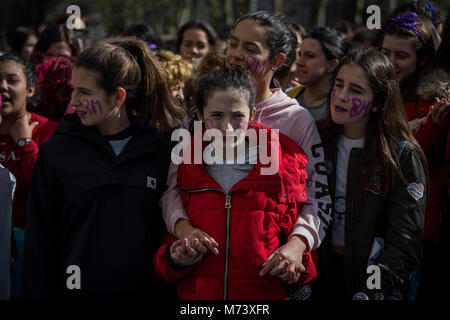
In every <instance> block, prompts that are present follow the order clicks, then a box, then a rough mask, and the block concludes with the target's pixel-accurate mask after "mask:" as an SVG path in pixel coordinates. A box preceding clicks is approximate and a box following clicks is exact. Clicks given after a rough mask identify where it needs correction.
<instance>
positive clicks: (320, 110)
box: [296, 92, 328, 121]
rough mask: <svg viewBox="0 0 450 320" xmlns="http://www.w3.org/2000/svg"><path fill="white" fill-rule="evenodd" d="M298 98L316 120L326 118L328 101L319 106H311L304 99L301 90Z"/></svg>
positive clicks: (300, 103) (299, 102)
mask: <svg viewBox="0 0 450 320" xmlns="http://www.w3.org/2000/svg"><path fill="white" fill-rule="evenodd" d="M296 99H297V101H298V104H299V105H301V106H302V107H304V108H305V109H307V110H308V111H309V112H310V113H311V115H312V117H313V118H314V120H316V121H318V120H321V119H323V118H325V116H326V115H327V106H328V102H324V103H322V104H321V105H320V106H318V107H313V108H311V107H309V106H307V105H306V103H305V102H304V101H303V92H301V93H300V94H299V95H298V96H297V98H296Z"/></svg>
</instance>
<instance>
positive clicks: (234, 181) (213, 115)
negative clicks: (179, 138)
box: [155, 68, 316, 299]
mask: <svg viewBox="0 0 450 320" xmlns="http://www.w3.org/2000/svg"><path fill="white" fill-rule="evenodd" d="M196 101H197V107H198V111H197V112H198V117H199V119H200V120H202V122H203V129H202V130H198V131H196V132H195V133H194V134H195V135H197V134H199V133H203V132H205V133H204V134H203V137H205V136H211V135H214V139H213V143H212V144H209V145H208V143H209V142H206V143H203V146H202V148H201V149H200V150H203V152H202V155H203V157H202V158H203V161H201V162H200V163H196V162H195V161H187V160H192V159H194V160H195V155H193V151H192V150H194V151H195V149H196V146H195V143H197V141H196V138H195V137H194V138H193V140H192V141H193V147H192V148H187V149H185V150H186V151H185V152H187V153H186V154H185V157H184V161H183V162H182V163H181V164H180V165H179V168H178V185H179V186H180V190H181V198H182V201H183V204H184V207H185V209H186V211H187V214H188V216H189V218H190V220H191V223H192V224H193V225H194V226H195V227H197V228H199V229H201V230H204V231H206V232H207V233H208V234H209V235H210V236H211V237H212V238H213V239H214V241H216V242H217V243H216V245H217V246H216V248H215V251H214V254H213V253H211V252H208V250H207V249H206V248H204V247H202V246H201V245H200V243H199V242H198V241H197V242H196V243H194V244H191V243H190V242H189V241H187V240H188V239H179V240H177V239H176V238H175V237H173V236H168V235H167V236H166V238H165V241H164V243H163V245H162V246H161V248H160V249H159V251H158V253H157V254H156V255H155V268H156V271H157V273H158V275H159V276H160V277H161V278H163V279H164V280H165V281H167V282H172V283H178V295H179V297H180V298H181V299H288V297H289V294H288V292H287V290H286V289H285V288H284V287H283V284H282V281H281V280H280V279H278V277H276V276H274V275H273V274H265V275H263V276H262V275H261V274H262V272H261V269H262V268H263V267H264V262H265V261H266V260H267V259H268V257H269V256H270V255H271V254H272V252H274V253H273V255H277V254H279V253H278V251H276V248H278V247H279V246H280V245H282V244H283V243H285V242H286V239H287V237H288V235H289V234H290V232H291V230H292V226H293V225H294V223H295V222H296V221H297V212H298V210H299V209H301V203H302V202H303V201H305V199H306V193H305V188H306V185H305V184H306V178H307V174H306V170H305V168H306V163H307V159H306V156H305V154H304V153H303V151H302V150H301V149H300V148H299V147H298V146H297V145H296V144H295V142H294V141H293V140H291V139H290V138H288V137H287V136H285V135H282V134H280V135H279V139H278V140H277V139H274V137H276V134H275V132H272V131H271V130H270V129H269V128H267V127H264V126H262V125H261V124H259V123H257V122H255V121H253V118H254V115H255V112H256V111H255V109H254V101H255V89H254V87H253V84H252V81H251V76H250V75H249V74H248V73H247V72H246V71H244V70H243V69H241V68H236V69H228V68H223V69H220V70H215V71H212V72H210V73H208V74H207V75H205V76H204V77H203V78H202V79H201V80H200V83H199V87H198V93H197V100H196ZM237 129H241V130H237ZM214 130H215V134H214ZM233 130H236V135H237V139H236V141H235V139H234V136H233V135H232V134H231V133H234V132H233ZM239 132H240V133H241V134H239ZM217 133H218V134H219V136H216V134H217ZM253 134H254V135H253ZM252 135H253V136H254V137H255V139H252V138H251V136H252ZM210 140H211V139H210ZM266 141H267V143H266ZM211 146H213V148H214V152H211V151H210V149H209V148H211ZM264 149H265V150H264ZM268 149H270V150H271V152H270V153H271V159H270V160H271V162H272V161H275V162H276V163H277V166H278V171H277V172H276V173H275V174H273V173H270V174H267V173H265V171H264V169H267V168H268V167H270V166H271V165H272V164H273V163H269V164H267V162H266V161H263V160H262V156H263V155H267V153H265V152H266V151H267V150H268ZM230 150H231V153H230ZM274 151H275V152H278V155H279V157H277V156H276V154H277V153H274ZM212 154H214V156H216V155H219V156H218V157H215V158H214V160H215V161H211V159H210V158H208V155H212ZM230 154H232V156H230ZM186 155H187V157H186ZM189 156H192V157H191V158H190V159H189ZM263 163H265V164H263ZM274 250H275V251H274ZM288 267H289V265H288V264H287V263H285V265H284V266H283V269H284V270H286V269H287V268H288ZM303 267H304V268H305V269H306V271H305V272H304V273H302V276H301V277H300V279H299V280H298V281H297V284H299V285H305V284H307V283H308V282H310V281H311V280H312V279H313V278H314V277H315V273H316V272H315V268H314V264H313V263H312V260H311V257H310V254H309V253H307V254H304V256H303Z"/></svg>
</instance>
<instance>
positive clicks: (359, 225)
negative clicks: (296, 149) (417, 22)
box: [314, 49, 428, 299]
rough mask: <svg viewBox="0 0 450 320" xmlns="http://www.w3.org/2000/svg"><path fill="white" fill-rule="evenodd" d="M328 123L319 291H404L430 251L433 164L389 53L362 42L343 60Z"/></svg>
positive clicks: (400, 294) (323, 294) (381, 294)
mask: <svg viewBox="0 0 450 320" xmlns="http://www.w3.org/2000/svg"><path fill="white" fill-rule="evenodd" d="M321 125H323V130H321V133H322V138H323V141H324V143H325V150H326V154H327V159H328V160H329V161H330V167H331V166H332V170H331V173H330V175H329V183H330V185H329V186H330V190H331V194H332V196H333V199H334V215H333V221H332V227H331V228H330V231H329V232H328V234H327V236H326V238H325V240H324V242H323V244H322V245H321V247H320V248H319V264H318V271H319V273H318V283H317V290H315V291H314V292H315V293H316V294H317V295H318V297H319V298H322V299H323V298H326V299H351V298H352V297H353V296H354V295H355V294H356V293H358V292H363V296H365V297H366V298H370V299H402V298H404V297H405V292H406V291H407V290H408V287H407V286H408V283H409V276H410V274H411V273H412V271H413V270H414V269H415V268H416V267H417V266H418V265H419V264H420V262H421V259H422V236H423V221H424V215H425V203H426V194H427V191H428V185H427V174H426V171H427V169H426V166H427V164H426V159H425V156H424V154H423V152H422V150H421V148H420V147H419V145H418V143H417V141H416V140H415V139H414V137H413V135H412V133H411V131H410V129H409V127H408V124H407V122H406V119H405V116H404V111H403V106H402V101H401V96H400V91H399V87H398V84H397V81H396V75H395V70H394V68H393V66H392V65H391V64H390V63H389V61H388V59H387V58H386V57H385V56H384V55H383V54H381V53H380V52H378V51H375V50H373V49H371V50H362V49H361V50H357V51H353V52H351V53H350V54H349V55H348V56H346V57H345V58H344V59H343V60H342V63H341V66H340V67H339V69H338V72H337V76H336V78H335V80H334V86H333V90H332V93H331V98H330V108H329V111H328V115H327V118H325V119H324V121H323V123H321ZM375 155H376V156H375ZM383 248H384V250H383ZM375 253H376V254H375ZM372 264H375V265H376V266H378V267H379V269H380V270H381V283H380V285H379V287H378V288H377V289H373V290H370V288H368V287H367V286H366V283H367V279H368V276H370V275H371V274H373V272H371V273H369V274H368V273H367V267H368V265H372Z"/></svg>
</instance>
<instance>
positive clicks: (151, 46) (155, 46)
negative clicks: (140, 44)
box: [147, 43, 158, 50]
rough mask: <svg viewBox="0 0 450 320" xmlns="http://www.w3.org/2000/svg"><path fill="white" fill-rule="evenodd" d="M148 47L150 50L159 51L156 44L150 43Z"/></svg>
mask: <svg viewBox="0 0 450 320" xmlns="http://www.w3.org/2000/svg"><path fill="white" fill-rule="evenodd" d="M147 46H148V47H149V48H150V50H156V49H158V46H157V45H156V44H154V43H149V44H148V45H147Z"/></svg>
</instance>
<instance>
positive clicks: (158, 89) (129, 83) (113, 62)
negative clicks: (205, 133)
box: [74, 38, 184, 132]
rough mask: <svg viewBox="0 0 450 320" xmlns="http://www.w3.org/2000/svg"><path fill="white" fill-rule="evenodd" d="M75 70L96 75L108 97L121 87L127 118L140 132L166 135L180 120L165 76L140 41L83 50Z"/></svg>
mask: <svg viewBox="0 0 450 320" xmlns="http://www.w3.org/2000/svg"><path fill="white" fill-rule="evenodd" d="M74 66H75V67H78V68H79V67H82V68H85V69H89V70H94V71H97V72H98V74H99V78H98V79H97V83H98V85H99V86H100V87H101V88H103V89H104V90H105V91H106V92H107V93H108V94H113V93H114V92H115V91H116V90H117V88H119V87H122V88H123V89H124V90H125V91H126V93H127V95H126V99H125V106H126V110H127V114H128V117H129V118H130V120H131V121H132V123H133V124H135V125H137V126H138V127H140V128H154V129H156V130H158V131H160V132H168V131H170V130H172V129H175V128H177V127H179V125H180V123H181V119H182V117H183V113H184V111H183V109H181V108H180V107H179V106H178V104H177V101H176V100H175V98H173V97H172V95H171V92H170V89H169V87H168V84H167V80H166V77H167V74H166V72H165V71H164V69H163V68H162V67H161V65H160V63H159V62H158V61H157V60H156V58H154V57H153V55H152V53H151V51H150V49H149V48H148V47H147V46H146V45H145V43H143V42H142V41H139V40H135V39H132V38H121V39H110V40H106V41H102V42H99V43H97V44H96V45H95V46H94V47H92V48H89V49H86V50H84V51H83V52H82V53H81V54H80V56H79V57H78V58H77V60H76V61H75V65H74Z"/></svg>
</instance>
